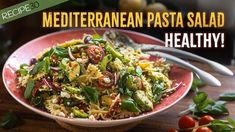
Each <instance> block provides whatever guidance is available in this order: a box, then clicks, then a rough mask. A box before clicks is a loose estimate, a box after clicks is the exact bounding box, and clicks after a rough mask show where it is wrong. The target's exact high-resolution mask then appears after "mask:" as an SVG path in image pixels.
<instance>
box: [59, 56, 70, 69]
mask: <svg viewBox="0 0 235 132" xmlns="http://www.w3.org/2000/svg"><path fill="white" fill-rule="evenodd" d="M68 61H69V58H63V59H62V60H61V63H60V68H61V69H62V70H64V71H65V69H66V65H67V63H68Z"/></svg>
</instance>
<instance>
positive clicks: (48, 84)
mask: <svg viewBox="0 0 235 132" xmlns="http://www.w3.org/2000/svg"><path fill="white" fill-rule="evenodd" d="M42 82H43V83H44V84H45V85H46V86H48V87H49V88H50V89H52V86H51V84H50V83H49V82H48V81H47V80H46V79H45V78H43V79H42Z"/></svg>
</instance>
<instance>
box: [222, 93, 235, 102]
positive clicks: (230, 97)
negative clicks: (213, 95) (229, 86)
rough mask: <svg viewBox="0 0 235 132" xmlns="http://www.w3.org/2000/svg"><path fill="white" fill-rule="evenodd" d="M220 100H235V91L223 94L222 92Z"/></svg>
mask: <svg viewBox="0 0 235 132" xmlns="http://www.w3.org/2000/svg"><path fill="white" fill-rule="evenodd" d="M219 100H224V101H235V93H223V94H220V96H219Z"/></svg>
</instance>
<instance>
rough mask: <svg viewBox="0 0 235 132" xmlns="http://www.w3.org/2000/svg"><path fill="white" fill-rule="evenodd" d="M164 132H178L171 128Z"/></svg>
mask: <svg viewBox="0 0 235 132" xmlns="http://www.w3.org/2000/svg"><path fill="white" fill-rule="evenodd" d="M166 132H178V131H177V130H176V129H174V128H172V129H169V130H167V131H166Z"/></svg>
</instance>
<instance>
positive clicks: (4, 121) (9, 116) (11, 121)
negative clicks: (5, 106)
mask: <svg viewBox="0 0 235 132" xmlns="http://www.w3.org/2000/svg"><path fill="white" fill-rule="evenodd" d="M17 121H18V118H17V116H16V115H15V114H14V113H13V112H12V111H9V112H8V113H6V114H5V115H4V116H3V117H2V118H1V123H0V124H1V127H2V128H5V129H9V128H13V127H15V126H16V124H17Z"/></svg>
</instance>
